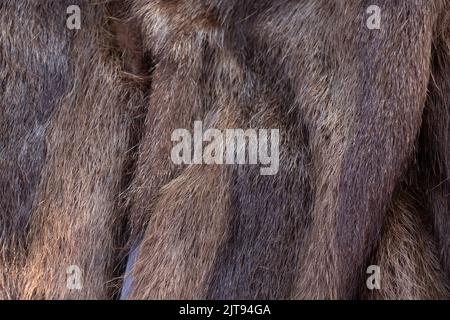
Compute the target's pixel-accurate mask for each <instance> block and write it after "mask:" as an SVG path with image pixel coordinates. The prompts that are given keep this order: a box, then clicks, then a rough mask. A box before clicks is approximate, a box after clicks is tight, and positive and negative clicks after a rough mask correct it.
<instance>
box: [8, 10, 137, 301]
mask: <svg viewBox="0 0 450 320" xmlns="http://www.w3.org/2000/svg"><path fill="white" fill-rule="evenodd" d="M72 4H77V5H79V6H80V7H81V12H82V28H81V30H79V31H70V30H68V29H67V28H66V27H65V21H66V17H67V16H66V8H67V7H68V6H69V5H72ZM2 6H3V7H2V10H1V13H2V14H1V17H2V18H3V20H2V23H1V25H2V30H3V31H2V32H3V34H4V35H7V33H6V31H5V30H4V29H3V28H4V27H5V26H7V25H8V23H9V22H8V21H9V19H10V18H11V17H17V15H18V14H19V16H20V15H24V17H23V19H22V20H21V21H20V22H19V21H17V22H14V26H16V23H17V26H16V28H17V31H16V30H14V29H13V32H12V34H11V35H10V36H12V38H11V39H8V40H9V41H10V42H11V45H10V46H9V42H7V44H8V46H3V47H2V56H3V57H6V61H5V60H2V61H4V62H3V64H4V67H2V72H10V73H11V75H9V73H8V74H7V76H9V78H6V80H5V83H3V87H4V88H7V89H9V90H11V93H9V92H8V91H6V92H5V93H3V94H2V96H3V97H5V96H6V100H5V98H2V101H3V103H5V109H4V108H2V112H3V113H2V115H3V116H2V118H1V119H2V121H7V120H8V116H9V114H12V115H13V116H14V118H13V119H12V120H11V121H10V123H8V122H6V123H5V125H4V126H2V128H4V130H5V131H8V130H13V131H12V132H13V133H14V132H16V131H17V130H19V129H20V130H22V131H23V134H22V133H21V132H19V133H18V134H17V138H12V139H7V146H8V147H9V148H15V149H18V150H19V151H20V150H22V153H24V152H25V151H26V152H27V153H24V155H23V157H24V160H23V163H24V164H23V165H21V162H20V158H19V161H17V160H15V159H14V157H15V151H13V152H9V153H8V152H6V154H7V155H9V156H10V157H11V159H9V160H10V161H11V163H10V164H9V166H10V167H3V164H4V163H5V165H8V163H6V162H2V173H6V174H7V176H6V177H5V176H3V175H2V180H1V183H2V185H5V188H9V189H8V190H7V191H9V190H11V191H10V192H11V193H12V195H11V198H8V197H6V198H2V200H1V201H2V217H3V219H2V226H1V227H2V231H3V233H2V234H3V236H2V238H1V239H2V244H3V247H5V249H4V250H2V253H3V256H6V257H5V259H4V262H2V264H1V266H2V268H4V269H2V272H1V274H2V277H3V278H4V279H5V280H3V281H2V282H0V295H1V296H2V297H7V298H26V299H36V298H46V299H61V298H97V299H98V298H111V297H112V296H113V294H114V291H117V285H118V283H117V281H113V280H114V276H115V275H117V274H118V270H117V267H118V265H119V262H120V261H119V258H120V255H119V253H120V252H121V247H120V246H121V245H123V240H121V239H123V237H124V235H123V234H122V231H121V230H122V229H123V228H122V225H123V223H124V220H123V219H124V218H123V214H124V212H123V209H120V203H119V195H120V193H121V191H122V190H123V188H124V186H123V185H122V184H123V183H125V182H124V179H125V178H126V176H128V173H127V172H126V171H125V170H126V169H127V162H128V161H129V160H127V159H128V158H129V157H130V147H132V140H133V139H132V136H133V135H135V133H134V132H133V131H134V130H137V128H134V122H133V121H134V118H135V116H136V115H137V114H138V113H137V110H139V108H141V106H142V105H143V103H142V101H143V94H142V92H141V91H142V90H141V88H140V86H136V85H133V86H131V84H132V83H133V82H134V81H133V79H131V80H130V79H129V77H128V75H129V74H132V73H133V68H132V66H131V65H130V66H123V67H122V63H121V62H120V60H121V59H120V56H119V52H118V51H117V52H116V49H114V48H113V47H114V42H113V40H112V38H111V36H110V35H108V34H107V29H108V28H109V27H108V24H107V23H108V21H107V18H108V16H109V13H108V11H107V7H106V6H105V5H103V4H102V5H98V4H97V5H95V4H91V3H90V2H89V1H70V2H67V1H47V2H46V3H45V4H44V5H42V4H40V2H39V3H38V1H34V2H33V1H22V2H19V3H18V2H16V1H10V2H7V3H6V4H2ZM27 15H29V16H27ZM110 23H111V24H113V23H117V22H115V21H111V22H110ZM19 24H20V25H19ZM21 24H25V25H26V27H29V28H31V29H30V30H31V31H34V32H30V30H26V28H24V27H23V26H22V25H21ZM47 28H49V30H50V31H47ZM8 29H10V28H8ZM28 33H29V34H28ZM34 34H37V37H35V36H34ZM49 35H50V36H51V37H49ZM56 36H58V38H57V37H56ZM32 37H33V38H32ZM31 38H32V39H33V40H31ZM20 41H22V42H20ZM30 41H34V43H32V44H33V47H32V50H30V51H28V50H25V48H27V46H29V45H30V44H29V43H28V42H30ZM130 41H131V40H130ZM2 43H4V42H3V41H2ZM41 46H42V48H41ZM117 46H121V43H120V42H119V43H118V44H117ZM19 48H22V50H24V52H25V53H24V55H25V57H24V58H23V59H22V55H21V54H15V52H16V51H15V50H18V49H19ZM55 48H56V49H58V50H56V49H55ZM18 51H19V50H18ZM132 51H133V50H128V51H124V53H123V54H124V55H125V57H126V58H130V57H131V58H132V57H133V52H132ZM26 54H28V55H29V57H28V56H26ZM134 55H136V54H134ZM25 59H28V60H25ZM40 59H44V60H43V61H41V60H40ZM139 60H141V57H139ZM127 62H128V63H130V59H127ZM33 67H35V68H36V72H37V74H34V70H33ZM127 69H130V70H129V71H127ZM21 70H23V72H24V75H23V79H21V78H19V77H21V76H22V75H21V74H20V72H21ZM124 71H127V73H124ZM40 73H42V76H41V75H40ZM13 77H17V79H18V81H23V83H24V84H26V85H27V87H26V88H23V89H21V87H20V86H19V84H20V83H19V82H14V81H15V80H14V79H15V78H13ZM135 77H136V76H135ZM135 77H134V78H135ZM132 78H133V77H132ZM47 85H48V86H50V88H46V87H45V86H47ZM42 86H44V87H43V88H42ZM9 97H11V98H9ZM22 97H23V98H22ZM8 98H9V99H12V100H8ZM26 98H28V99H29V100H26V101H25V102H22V101H21V100H19V101H16V100H14V99H26ZM28 101H29V102H28ZM37 108H40V109H37ZM36 109H37V110H38V111H39V112H40V113H42V114H43V115H41V114H39V113H37V111H35V110H36ZM41 109H42V111H41ZM9 110H10V111H9ZM141 111H142V110H141ZM8 112H9V113H8ZM21 113H23V114H24V115H22V114H21ZM28 114H30V115H28ZM35 114H36V115H35ZM19 117H28V118H26V122H25V121H23V122H22V121H21V118H19ZM41 122H42V124H41ZM22 123H23V124H24V126H23V127H22ZM38 125H39V126H38ZM35 127H36V128H38V129H39V130H40V131H37V133H39V135H37V134H36V133H34V135H33V131H32V130H34V129H33V128H35ZM36 130H37V129H36ZM30 132H31V133H30ZM26 134H29V136H30V138H27V136H26ZM22 137H23V138H22ZM2 138H3V136H2ZM17 139H39V140H38V141H37V142H34V141H26V140H25V141H24V142H22V140H19V141H16V140H17ZM33 142H34V143H33ZM24 143H25V144H26V143H30V144H31V143H33V144H31V145H30V146H28V147H27V145H24V146H23V147H22V144H24ZM44 146H45V151H44ZM26 148H28V149H26ZM33 149H37V150H33ZM7 151H8V150H7ZM25 156H26V158H25ZM34 159H38V160H34ZM33 161H35V162H36V161H39V163H35V162H33ZM16 168H17V169H16ZM28 168H30V169H28ZM27 170H34V171H36V173H33V172H34V171H33V172H31V173H30V172H28V171H27ZM22 177H23V178H22ZM20 179H23V180H24V182H23V183H28V184H25V185H24V184H22V185H20V187H16V186H15V181H18V182H17V183H20ZM28 179H32V180H31V181H30V182H29V181H28ZM13 188H16V189H13ZM20 194H23V197H25V200H26V201H25V200H24V199H18V200H13V199H14V198H13V197H17V196H18V195H20ZM16 203H19V204H20V205H22V207H23V209H21V210H19V209H18V208H16V207H11V206H12V205H15V204H16ZM3 206H6V209H7V210H6V211H5V210H4V209H3ZM8 206H10V207H8ZM22 212H23V213H22ZM22 215H23V218H22ZM15 221H17V222H15ZM16 234H19V235H20V237H19V236H16ZM16 239H17V240H16ZM19 240H20V241H19ZM9 251H11V253H9ZM24 257H25V260H26V261H24V259H23V258H24ZM18 259H21V260H20V261H17V262H16V260H18ZM71 265H77V266H79V267H80V268H81V271H82V280H83V281H82V283H83V289H82V290H81V291H69V290H68V289H67V287H66V279H67V274H66V269H67V268H68V267H69V266H71ZM10 268H12V270H16V269H17V270H20V276H17V277H16V276H12V275H14V274H11V273H10V271H8V269H10ZM3 270H5V271H3ZM14 272H15V271H14Z"/></svg>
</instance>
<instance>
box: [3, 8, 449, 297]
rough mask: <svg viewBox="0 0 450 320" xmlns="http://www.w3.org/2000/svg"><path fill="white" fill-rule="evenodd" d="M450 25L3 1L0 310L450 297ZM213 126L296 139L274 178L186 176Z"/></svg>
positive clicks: (402, 15)
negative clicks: (74, 271) (176, 158)
mask: <svg viewBox="0 0 450 320" xmlns="http://www.w3.org/2000/svg"><path fill="white" fill-rule="evenodd" d="M70 4H78V5H80V6H81V8H82V17H83V19H82V29H81V30H80V31H70V30H67V29H66V28H65V25H64V24H65V18H66V16H65V10H66V8H67V6H68V5H70ZM372 4H376V5H379V6H380V7H381V8H382V19H383V20H382V25H381V26H382V29H381V30H379V31H378V30H375V31H371V30H369V29H367V28H366V26H365V22H366V19H367V17H368V15H367V14H366V12H365V10H366V8H367V7H368V6H369V5H372ZM129 6H130V7H129ZM449 9H450V2H449V1H448V0H434V1H429V0H411V1H391V0H390V1H387V0H375V1H354V2H351V3H349V2H346V3H344V2H342V1H328V0H306V1H288V0H272V1H268V0H261V1H238V0H227V1H218V0H204V1H201V0H192V1H185V0H171V1H163V0H127V1H113V2H112V3H106V4H105V3H103V4H92V3H90V2H89V1H83V0H79V1H70V3H68V2H66V1H51V0H48V1H47V0H46V1H45V4H44V5H40V4H38V2H37V1H36V2H33V1H3V2H2V3H1V4H0V27H1V31H0V32H1V33H0V35H1V38H2V39H0V40H1V41H0V59H1V60H0V75H1V78H0V81H1V82H0V83H1V86H0V90H1V91H0V101H2V102H1V103H2V108H1V110H0V174H1V176H0V191H2V198H0V210H1V211H0V232H1V233H0V253H1V254H0V298H23V299H67V298H78V299H79V298H87V299H105V298H113V297H115V295H116V294H117V293H118V291H120V288H121V287H122V283H121V279H120V278H119V277H121V276H122V275H123V276H124V277H125V280H124V285H123V287H124V288H126V289H124V292H122V295H123V298H132V299H149V298H157V299H197V298H208V299H321V298H325V299H352V298H369V299H423V298H432V299H443V298H450V288H449V284H450V283H449V281H450V280H449V274H450V261H449V257H450V252H449V250H450V247H449V245H450V238H449V235H450V219H449V218H450V217H449V210H448V209H449V207H448V174H449V167H448V160H449V158H448V157H449V146H450V145H449V142H448V141H449V140H448V123H449V108H448V106H449V101H450V90H448V89H450V77H449V76H448V75H449V74H450V20H449V15H448V12H449ZM12 17H20V18H21V21H20V23H18V22H17V21H16V20H15V18H12ZM24 21H25V22H26V23H24ZM30 28H31V30H33V31H34V32H29V30H30ZM30 43H32V45H31V48H32V50H26V48H28V47H30ZM17 48H21V49H22V50H17ZM150 75H151V86H150V77H149V76H150ZM147 94H148V95H149V98H148V100H147V99H146V95H147ZM143 115H145V123H144V119H143ZM196 120H202V121H203V122H204V127H205V129H206V128H209V127H211V128H218V129H225V128H243V129H246V128H269V129H270V128H279V129H280V133H281V145H280V170H279V172H278V174H276V175H275V176H261V175H260V174H259V167H258V166H237V165H236V166H202V165H197V166H188V167H186V166H177V165H174V164H173V163H172V161H171V159H170V151H171V148H172V146H173V144H172V142H171V139H170V137H171V134H172V132H173V130H175V129H178V128H185V129H191V128H192V126H193V122H194V121H196ZM126 243H128V246H127V247H126V248H123V246H124V245H125V244H126ZM131 248H133V249H134V250H135V251H136V253H137V257H136V261H135V262H133V261H132V255H131V254H130V257H129V260H130V261H129V266H128V267H129V269H128V270H127V271H126V272H125V274H124V270H123V265H124V259H125V258H126V257H125V256H126V250H128V251H129V250H131ZM124 249H125V250H124ZM371 264H378V265H380V267H381V271H382V275H381V290H379V291H374V292H370V291H369V290H368V289H367V288H366V287H365V286H364V284H365V279H366V277H367V276H368V275H366V274H365V271H366V268H367V267H368V266H369V265H371ZM70 265H78V266H79V267H80V268H81V270H82V271H83V289H82V290H81V291H69V290H68V289H67V288H66V279H67V275H66V268H67V267H68V266H70Z"/></svg>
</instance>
